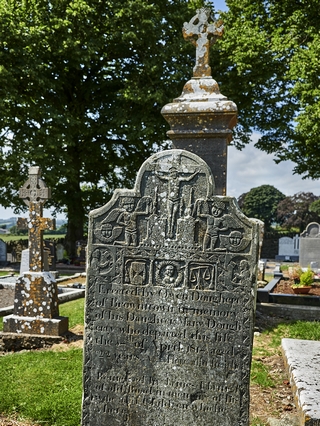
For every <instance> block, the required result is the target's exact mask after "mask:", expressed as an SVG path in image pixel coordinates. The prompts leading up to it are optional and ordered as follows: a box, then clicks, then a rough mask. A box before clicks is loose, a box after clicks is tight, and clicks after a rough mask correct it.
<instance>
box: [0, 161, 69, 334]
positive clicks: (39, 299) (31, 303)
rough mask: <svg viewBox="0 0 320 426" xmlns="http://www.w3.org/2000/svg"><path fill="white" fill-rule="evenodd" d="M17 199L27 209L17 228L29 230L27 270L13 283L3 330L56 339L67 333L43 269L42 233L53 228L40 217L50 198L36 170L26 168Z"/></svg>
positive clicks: (53, 287) (55, 291)
mask: <svg viewBox="0 0 320 426" xmlns="http://www.w3.org/2000/svg"><path fill="white" fill-rule="evenodd" d="M20 198H22V199H23V200H24V202H25V203H26V204H27V206H28V207H29V218H28V219H21V218H19V219H18V226H19V227H20V228H21V227H24V228H28V230H29V271H27V272H25V273H24V274H23V275H21V276H20V277H19V278H18V280H17V283H16V289H15V301H14V312H13V315H9V316H7V317H4V319H3V330H4V332H9V333H19V334H23V333H25V334H36V335H48V336H60V335H61V334H63V333H65V332H66V331H68V318H67V317H60V316H59V307H58V289H57V283H56V281H55V279H54V277H53V275H52V274H50V272H46V271H44V270H43V269H44V268H43V259H44V256H43V253H44V251H43V235H42V234H43V231H44V230H45V229H54V228H55V222H54V220H52V219H46V218H44V217H42V210H43V204H44V203H45V201H46V200H47V199H48V198H50V188H47V187H46V185H45V183H44V181H43V180H42V179H41V178H40V168H39V167H30V169H29V179H28V180H27V181H26V183H25V184H24V185H23V187H22V188H20Z"/></svg>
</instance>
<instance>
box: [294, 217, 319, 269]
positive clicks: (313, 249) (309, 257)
mask: <svg viewBox="0 0 320 426" xmlns="http://www.w3.org/2000/svg"><path fill="white" fill-rule="evenodd" d="M313 262H315V263H318V264H320V224H319V223H317V222H312V223H309V225H308V226H307V227H306V229H305V230H304V231H303V232H302V233H301V234H300V257H299V263H300V266H302V267H303V268H307V267H308V266H310V264H311V263H313Z"/></svg>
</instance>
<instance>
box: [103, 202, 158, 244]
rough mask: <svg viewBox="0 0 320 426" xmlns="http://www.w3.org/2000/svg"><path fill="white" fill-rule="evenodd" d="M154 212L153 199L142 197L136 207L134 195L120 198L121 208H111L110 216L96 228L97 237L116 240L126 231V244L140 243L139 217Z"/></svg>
mask: <svg viewBox="0 0 320 426" xmlns="http://www.w3.org/2000/svg"><path fill="white" fill-rule="evenodd" d="M151 212H152V199H151V198H150V197H142V198H141V199H140V200H139V201H138V204H137V206H136V207H135V199H134V198H133V197H124V198H121V199H120V202H119V208H115V209H113V210H111V212H110V213H109V214H108V216H107V217H106V218H105V219H104V220H103V221H102V222H101V226H100V227H99V228H97V229H96V231H95V235H96V237H97V238H98V239H99V240H100V241H102V242H104V243H112V242H114V241H115V240H116V239H117V238H118V237H119V236H120V235H121V234H122V233H123V231H124V244H126V245H133V246H137V245H138V229H137V226H138V225H137V218H138V216H140V215H148V214H150V213H151Z"/></svg>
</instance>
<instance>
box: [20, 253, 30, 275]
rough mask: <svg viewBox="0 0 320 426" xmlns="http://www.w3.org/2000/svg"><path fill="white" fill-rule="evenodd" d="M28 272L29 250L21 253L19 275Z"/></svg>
mask: <svg viewBox="0 0 320 426" xmlns="http://www.w3.org/2000/svg"><path fill="white" fill-rule="evenodd" d="M28 271H29V249H25V250H22V252H21V263H20V275H23V274H24V273H25V272H28Z"/></svg>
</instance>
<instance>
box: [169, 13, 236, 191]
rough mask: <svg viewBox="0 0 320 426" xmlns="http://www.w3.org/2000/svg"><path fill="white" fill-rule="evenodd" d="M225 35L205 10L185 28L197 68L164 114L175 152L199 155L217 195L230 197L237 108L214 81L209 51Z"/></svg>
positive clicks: (185, 36)
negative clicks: (229, 168) (229, 148)
mask: <svg viewBox="0 0 320 426" xmlns="http://www.w3.org/2000/svg"><path fill="white" fill-rule="evenodd" d="M222 33H223V26H222V24H221V22H220V21H215V20H214V18H212V17H211V11H210V9H207V8H202V9H199V10H198V11H197V14H196V15H195V16H194V17H193V18H192V19H191V21H190V22H189V23H187V22H185V24H184V26H183V36H184V38H185V39H186V40H189V41H191V42H192V43H193V44H194V45H195V46H196V65H195V67H194V69H193V77H192V79H191V80H189V81H188V82H187V83H186V84H185V86H184V88H183V91H182V94H181V96H180V97H179V98H176V99H174V101H173V102H172V103H169V104H167V105H165V106H164V107H163V109H162V111H161V113H162V115H163V116H164V118H165V119H166V120H167V122H168V123H169V124H170V127H171V130H169V131H168V133H167V135H168V136H169V137H170V138H171V139H172V142H173V148H177V149H184V150H187V151H191V152H193V153H195V154H197V155H198V156H199V157H201V158H202V159H204V160H205V161H206V163H207V164H208V165H209V167H210V169H211V171H212V173H213V176H214V179H215V184H216V194H217V195H226V178H227V176H226V173H227V146H228V144H229V143H230V141H231V139H232V129H233V127H234V126H235V125H236V117H237V106H236V104H235V103H234V102H232V101H230V100H228V99H227V98H226V97H225V96H223V95H222V94H221V93H220V91H219V86H218V84H217V82H216V81H215V80H214V79H213V78H212V77H211V68H210V66H209V48H210V45H212V44H213V43H215V42H216V40H217V39H218V37H220V36H221V35H222Z"/></svg>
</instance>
